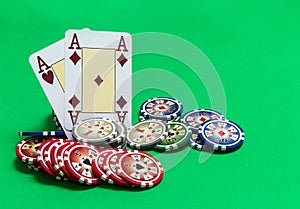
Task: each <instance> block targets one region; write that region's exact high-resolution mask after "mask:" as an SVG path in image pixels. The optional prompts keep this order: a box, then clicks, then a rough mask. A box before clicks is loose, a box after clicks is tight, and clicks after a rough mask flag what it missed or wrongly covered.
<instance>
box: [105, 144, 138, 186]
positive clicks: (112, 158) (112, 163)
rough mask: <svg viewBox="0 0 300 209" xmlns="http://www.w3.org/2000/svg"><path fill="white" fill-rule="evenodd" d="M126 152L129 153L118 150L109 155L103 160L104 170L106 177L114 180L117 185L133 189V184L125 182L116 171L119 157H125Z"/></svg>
mask: <svg viewBox="0 0 300 209" xmlns="http://www.w3.org/2000/svg"><path fill="white" fill-rule="evenodd" d="M125 152H127V151H126V150H123V149H116V150H115V151H114V152H112V153H108V154H107V155H106V156H105V157H104V159H103V169H104V171H105V173H106V175H107V176H108V177H109V178H111V179H112V180H114V182H116V183H117V184H119V185H122V186H127V187H131V186H132V184H130V183H128V182H126V181H124V179H123V178H122V177H121V176H119V175H118V173H117V169H116V160H117V158H118V156H121V155H123V154H124V153H125Z"/></svg>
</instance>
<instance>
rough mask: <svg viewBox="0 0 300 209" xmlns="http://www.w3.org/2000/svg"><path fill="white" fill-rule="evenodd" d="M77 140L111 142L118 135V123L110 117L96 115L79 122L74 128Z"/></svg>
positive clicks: (73, 132)
mask: <svg viewBox="0 0 300 209" xmlns="http://www.w3.org/2000/svg"><path fill="white" fill-rule="evenodd" d="M72 134H73V137H74V138H75V139H76V140H77V141H81V142H87V143H91V144H93V143H99V142H110V141H111V139H113V138H115V137H116V136H117V135H118V130H117V124H116V123H115V122H113V121H112V120H110V119H107V118H101V117H95V118H89V119H85V120H82V121H80V122H78V123H77V124H76V125H75V126H74V127H73V129H72Z"/></svg>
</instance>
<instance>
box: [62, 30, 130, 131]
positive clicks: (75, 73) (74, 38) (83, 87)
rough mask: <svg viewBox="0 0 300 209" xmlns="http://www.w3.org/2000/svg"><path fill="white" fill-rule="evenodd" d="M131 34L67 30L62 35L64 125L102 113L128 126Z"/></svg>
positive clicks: (70, 127)
mask: <svg viewBox="0 0 300 209" xmlns="http://www.w3.org/2000/svg"><path fill="white" fill-rule="evenodd" d="M131 56H132V46H131V36H130V34H128V33H122V32H100V31H82V30H68V31H67V32H66V37H65V84H64V85H65V86H64V88H65V95H64V96H65V102H64V104H65V105H64V118H65V120H64V125H65V130H66V131H68V132H70V131H71V130H72V128H73V126H74V125H75V124H76V123H77V122H80V121H81V120H84V119H87V118H93V117H104V118H109V119H112V120H114V121H120V122H122V123H123V124H125V125H126V126H127V127H130V126H131V99H132V95H131V93H132V89H131V75H132V71H131Z"/></svg>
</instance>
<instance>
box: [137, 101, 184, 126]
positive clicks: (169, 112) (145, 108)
mask: <svg viewBox="0 0 300 209" xmlns="http://www.w3.org/2000/svg"><path fill="white" fill-rule="evenodd" d="M182 111H183V106H182V104H181V102H179V101H178V100H176V99H173V98H168V97H156V98H152V99H148V100H147V101H145V102H144V103H143V104H142V105H141V107H140V115H141V116H142V117H143V118H145V119H157V120H163V121H170V120H174V119H176V118H178V117H180V116H181V113H182Z"/></svg>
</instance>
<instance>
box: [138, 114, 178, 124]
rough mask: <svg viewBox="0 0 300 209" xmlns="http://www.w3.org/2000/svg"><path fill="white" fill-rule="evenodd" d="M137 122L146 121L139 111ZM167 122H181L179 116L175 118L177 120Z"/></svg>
mask: <svg viewBox="0 0 300 209" xmlns="http://www.w3.org/2000/svg"><path fill="white" fill-rule="evenodd" d="M138 120H139V121H144V120H147V119H146V118H145V117H143V116H142V114H141V111H140V113H139V116H138ZM168 121H173V122H180V121H181V116H179V117H177V118H175V119H173V120H168Z"/></svg>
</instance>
